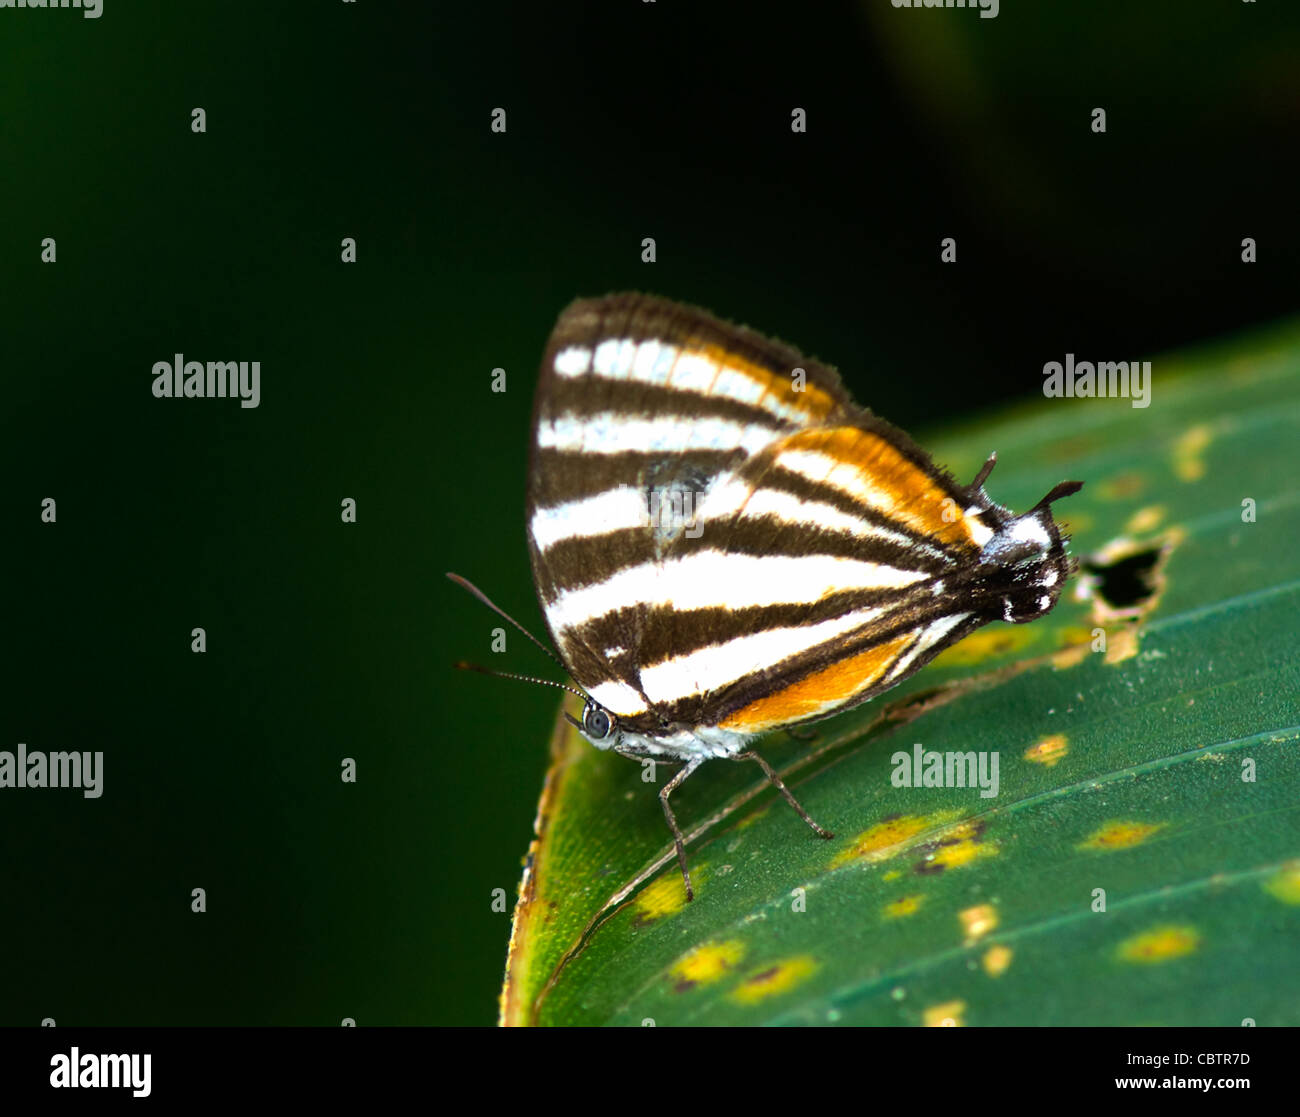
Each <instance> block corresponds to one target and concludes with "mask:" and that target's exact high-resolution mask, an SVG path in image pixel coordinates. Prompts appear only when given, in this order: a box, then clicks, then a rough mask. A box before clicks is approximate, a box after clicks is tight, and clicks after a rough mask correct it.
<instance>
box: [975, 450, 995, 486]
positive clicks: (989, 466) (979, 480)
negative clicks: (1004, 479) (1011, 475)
mask: <svg viewBox="0 0 1300 1117" xmlns="http://www.w3.org/2000/svg"><path fill="white" fill-rule="evenodd" d="M997 464H998V452H997V451H996V450H994V451H993V452H992V453H991V454H990V455H989V460H988V461H986V462H985V463H984V466H983V468H982V469H981V470H980V471H979V472H978V473H977V474H975V480H974V481H972V482H971V483H970V487H971V488H972V489H978V488H979V487H980V486H981V485H982V484H984V482H985V481H987V480H988V476H989V474H990V473H992V472H993V467H994V466H995V465H997Z"/></svg>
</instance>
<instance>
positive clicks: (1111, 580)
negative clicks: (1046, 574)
mask: <svg viewBox="0 0 1300 1117" xmlns="http://www.w3.org/2000/svg"><path fill="white" fill-rule="evenodd" d="M1164 553H1165V552H1164V548H1163V547H1159V546H1156V547H1150V548H1148V549H1146V550H1142V551H1135V552H1133V553H1132V554H1128V555H1125V556H1123V557H1122V558H1118V559H1115V560H1114V561H1113V562H1108V563H1107V562H1094V561H1090V560H1088V559H1083V560H1082V561H1081V562H1080V563H1079V567H1080V569H1081V570H1083V572H1084V573H1086V574H1088V575H1090V576H1091V579H1092V592H1093V594H1094V595H1095V596H1096V597H1098V598H1100V599H1101V600H1102V601H1103V602H1104V603H1105V604H1106V605H1107V606H1108V607H1109V608H1111V609H1113V610H1115V611H1116V612H1121V611H1123V612H1128V611H1130V610H1139V611H1140V610H1141V609H1143V608H1144V607H1145V606H1146V604H1147V602H1149V601H1150V600H1151V598H1152V596H1153V595H1154V594H1155V592H1156V590H1157V589H1158V588H1159V583H1158V580H1157V577H1156V575H1157V567H1158V565H1159V563H1160V559H1161V558H1162V557H1163V555H1164Z"/></svg>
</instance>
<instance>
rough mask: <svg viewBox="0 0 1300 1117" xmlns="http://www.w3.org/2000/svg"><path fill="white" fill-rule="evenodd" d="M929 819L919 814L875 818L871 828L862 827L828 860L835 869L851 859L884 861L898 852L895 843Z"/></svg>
mask: <svg viewBox="0 0 1300 1117" xmlns="http://www.w3.org/2000/svg"><path fill="white" fill-rule="evenodd" d="M932 824H933V823H932V821H931V820H930V819H927V818H923V817H922V816H921V815H916V814H909V815H899V816H898V817H897V818H887V819H885V821H884V822H877V823H876V825H875V826H873V827H871V829H870V830H864V831H862V833H861V834H859V835H858V836H857V837H856V838H854V839H853V844H852V845H850V846H849V847H848V849H845V850H842V851H841V852H839V853H837V854H836V855H835V857H834V859H833V860H832V861H831V868H832V869H838V868H839V867H840V866H841V865H847V864H848V863H849V862H850V861H858V860H864V861H885V860H887V859H889V858H890V857H893V856H895V855H896V854H897V853H898V850H897V849H896V848H895V847H896V846H899V845H901V844H902V843H903V842H905V841H907V839H908V838H914V837H915V836H916V835H917V834H920V833H921V832H922V831H923V830H926V829H928V828H929V827H930V826H931V825H932Z"/></svg>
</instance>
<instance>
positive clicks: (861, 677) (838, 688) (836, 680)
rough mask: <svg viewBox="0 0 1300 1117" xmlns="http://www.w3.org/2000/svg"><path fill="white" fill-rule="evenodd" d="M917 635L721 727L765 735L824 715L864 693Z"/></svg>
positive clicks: (748, 709) (781, 693)
mask: <svg viewBox="0 0 1300 1117" xmlns="http://www.w3.org/2000/svg"><path fill="white" fill-rule="evenodd" d="M914 635H915V633H912V632H905V633H903V634H902V635H901V636H899V637H897V638H896V639H894V640H890V641H889V642H888V643H887V644H879V645H877V646H876V647H874V648H868V649H867V650H866V651H865V652H859V653H858V654H857V655H852V656H849V657H848V658H847V659H842V660H840V661H839V662H838V663H832V664H831V665H830V666H829V667H824V668H822V670H820V671H817V672H815V673H814V674H811V675H806V676H805V677H804V678H802V679H800V680H799V681H798V682H796V683H791V684H790V685H789V686H787V687H783V688H782V689H781V690H778V691H776V692H775V693H774V694H769V695H766V696H765V697H763V698H757V699H755V700H754V701H753V702H751V703H749V705H748V706H742V707H741V708H740V709H739V710H737V711H736V712H735V713H734V714H732V715H731V716H730V717H728V718H726V719H725V720H724V721H722V722H721V723H720V724H721V726H722V728H723V729H733V730H735V731H736V732H738V733H762V732H765V731H766V730H768V729H774V728H775V727H776V726H778V725H788V724H790V723H791V722H796V721H800V720H802V719H803V718H808V717H813V716H814V715H816V714H820V713H824V712H826V711H827V710H829V709H830V708H831V707H833V706H835V705H839V704H842V703H844V702H847V701H848V700H849V699H851V698H852V697H853V696H854V695H857V694H860V693H861V692H862V691H863V690H865V689H866V688H867V687H869V686H871V684H872V683H874V682H876V681H877V680H878V679H879V678H881V677H882V676H883V675H884V674H885V672H886V671H888V670H889V668H890V667H891V666H893V664H894V662H895V661H896V660H897V659H898V657H899V656H900V655H902V654H903V651H904V650H905V649H906V648H907V646H908V644H909V643H911V641H912V638H913V636H914Z"/></svg>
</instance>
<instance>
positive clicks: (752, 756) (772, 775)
mask: <svg viewBox="0 0 1300 1117" xmlns="http://www.w3.org/2000/svg"><path fill="white" fill-rule="evenodd" d="M731 759H732V760H752V761H754V763H755V764H757V765H758V766H759V767H760V768H762V769H763V772H764V774H765V775H766V776H767V778H768V780H769V781H770V782H771V784H772V786H773V787H775V788H776V789H777V791H779V792H780V793H781V794H782V795H784V796H785V801H786V802H787V803H789V804H790V806H792V807H793V808H794V810H795V814H797V815H798V816H799V817H800V818H802V819H803V820H804V822H806V823H808V825H809V826H811V827H812V830H813V833H814V834H816V835H817V836H818V837H819V838H833V837H835V835H834V834H832V833H831V832H830V831H829V830H823V829H822V828H821V827H820V826H818V825H817V823H815V822H814V821H813V820H812V818H811V817H810V816H809V814H808V812H807V811H805V810H804V809H803V807H801V806H799V800H797V799H796V798H795V797H794V796H793V795H792V794H790V789H789V788H788V787H786V786H785V784H783V783H782V782H781V777H780V776H778V775H777V774H776V772H775V770H774V769H773V768H772V765H770V764H769V763H768V762H767V761H766V760H764V759H763V758H762V757H761V756H759V755H758V753H756V752H754V751H753V750H752V749H751V750H750V751H748V752H738V753H736V755H735V756H733V757H732V758H731Z"/></svg>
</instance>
